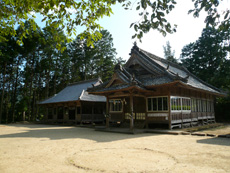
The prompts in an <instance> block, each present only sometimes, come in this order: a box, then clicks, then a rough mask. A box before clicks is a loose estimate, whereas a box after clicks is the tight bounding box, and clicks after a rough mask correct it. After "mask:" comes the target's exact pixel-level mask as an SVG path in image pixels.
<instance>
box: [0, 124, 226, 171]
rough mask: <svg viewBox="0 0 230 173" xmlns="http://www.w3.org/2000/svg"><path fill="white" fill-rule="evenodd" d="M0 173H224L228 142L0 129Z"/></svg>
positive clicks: (74, 130)
mask: <svg viewBox="0 0 230 173" xmlns="http://www.w3.org/2000/svg"><path fill="white" fill-rule="evenodd" d="M0 172H1V173H22V172H23V173H44V172H49V173H59V172H60V173H65V172H67V173H71V172H77V173H78V172H105V173H118V172H138V173H142V172H143V173H148V172H150V173H151V172H154V173H155V172H170V173H171V172H191V173H194V172H202V173H205V172H207V173H211V172H230V138H213V137H207V136H191V135H163V134H147V133H146V134H135V135H128V134H117V133H106V132H98V131H94V129H90V128H79V127H64V126H52V125H35V124H34V125H33V124H13V125H0Z"/></svg>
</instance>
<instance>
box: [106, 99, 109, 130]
mask: <svg viewBox="0 0 230 173" xmlns="http://www.w3.org/2000/svg"><path fill="white" fill-rule="evenodd" d="M106 128H109V98H108V96H106Z"/></svg>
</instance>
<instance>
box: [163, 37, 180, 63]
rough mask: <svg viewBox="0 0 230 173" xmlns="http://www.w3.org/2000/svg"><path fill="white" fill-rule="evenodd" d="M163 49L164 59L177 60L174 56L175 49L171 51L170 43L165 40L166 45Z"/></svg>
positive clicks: (174, 61)
mask: <svg viewBox="0 0 230 173" xmlns="http://www.w3.org/2000/svg"><path fill="white" fill-rule="evenodd" d="M163 49H164V57H165V59H167V60H168V61H171V62H173V63H177V60H176V58H175V56H174V55H175V51H172V50H171V49H172V47H171V45H170V42H169V41H167V42H166V46H163Z"/></svg>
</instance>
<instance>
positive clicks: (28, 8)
mask: <svg viewBox="0 0 230 173" xmlns="http://www.w3.org/2000/svg"><path fill="white" fill-rule="evenodd" d="M192 1H193V2H194V6H195V9H193V10H191V11H190V13H193V14H194V16H195V17H197V16H199V13H200V11H202V10H205V11H207V12H208V15H207V18H206V23H207V25H210V24H212V25H217V24H218V22H217V21H219V19H220V17H221V15H220V14H219V13H217V8H216V7H217V6H218V5H219V1H218V0H215V1H213V0H207V1H200V0H192ZM116 3H120V4H122V6H123V7H124V9H127V10H128V9H133V8H135V9H136V10H137V11H138V13H139V15H140V18H141V20H138V21H137V22H135V21H134V23H132V24H131V25H130V27H133V28H134V30H135V32H136V34H135V35H134V36H133V38H135V37H137V38H138V39H141V38H142V37H143V33H147V32H149V31H150V29H156V30H158V31H159V32H161V33H162V34H163V35H166V33H172V32H174V31H176V30H175V26H174V27H173V26H171V23H170V22H168V21H167V14H169V13H170V12H171V11H172V10H173V9H174V7H175V5H176V0H167V1H166V0H163V1H162V0H154V1H151V0H138V1H134V2H133V1H129V0H100V1H99V0H95V1H75V0H66V1H62V0H56V1H53V0H44V1H40V0H33V1H31V0H21V1H19V0H17V1H15V0H2V1H1V2H0V9H1V11H0V16H1V18H0V26H1V36H0V41H4V40H6V36H7V35H8V34H11V35H13V36H15V35H16V31H15V29H14V28H15V26H16V25H21V26H22V27H23V24H24V21H25V20H29V21H31V23H34V24H33V27H34V30H36V25H35V22H34V18H35V15H34V14H33V13H35V14H36V13H37V14H40V15H42V16H43V19H42V21H45V22H46V25H47V26H51V28H53V31H55V29H56V28H60V29H66V31H67V34H68V36H71V35H72V34H76V32H77V29H76V28H77V27H78V26H83V27H85V30H84V31H83V32H82V33H81V38H82V39H83V38H87V45H88V46H89V45H92V43H93V42H94V41H96V40H98V39H99V38H101V34H100V32H99V30H101V26H100V24H99V22H98V19H100V18H103V17H104V16H110V15H111V14H112V6H113V5H115V4H116ZM229 16H230V13H229V10H226V11H225V13H224V19H223V20H221V21H222V23H221V25H220V26H221V27H220V28H222V29H223V28H229ZM26 33H27V30H26V29H25V32H24V33H23V34H22V35H21V36H20V39H19V40H18V41H19V42H20V41H21V40H22V37H25V36H26ZM55 41H56V42H57V43H58V44H57V45H56V46H57V48H60V47H61V42H62V41H63V40H62V39H61V38H60V37H59V36H58V35H57V36H56V37H55Z"/></svg>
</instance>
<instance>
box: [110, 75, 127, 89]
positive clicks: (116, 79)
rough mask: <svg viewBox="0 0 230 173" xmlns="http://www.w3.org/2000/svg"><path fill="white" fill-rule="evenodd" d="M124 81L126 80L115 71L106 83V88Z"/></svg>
mask: <svg viewBox="0 0 230 173" xmlns="http://www.w3.org/2000/svg"><path fill="white" fill-rule="evenodd" d="M123 83H125V82H124V81H123V80H121V79H120V78H119V77H118V75H117V73H114V74H113V77H112V79H111V80H110V81H109V83H108V84H107V85H106V88H108V87H111V86H114V85H118V84H123Z"/></svg>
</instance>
